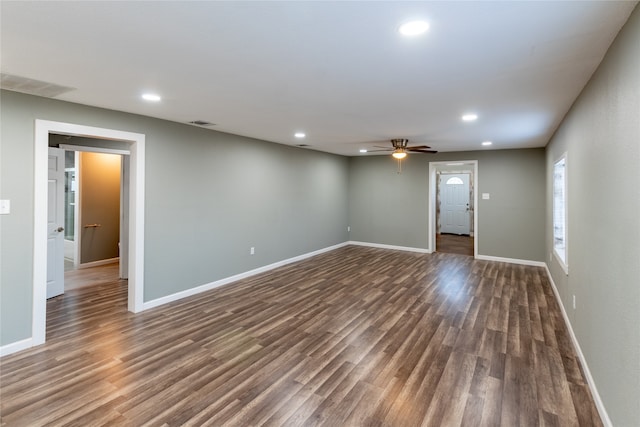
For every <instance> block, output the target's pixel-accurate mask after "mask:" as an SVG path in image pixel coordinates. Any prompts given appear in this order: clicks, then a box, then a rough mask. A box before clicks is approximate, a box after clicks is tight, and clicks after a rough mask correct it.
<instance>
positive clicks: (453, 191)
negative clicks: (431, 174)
mask: <svg viewBox="0 0 640 427" xmlns="http://www.w3.org/2000/svg"><path fill="white" fill-rule="evenodd" d="M440 200H441V204H440V232H441V233H453V234H464V235H468V234H469V233H470V231H471V218H470V209H469V174H462V173H461V174H441V175H440Z"/></svg>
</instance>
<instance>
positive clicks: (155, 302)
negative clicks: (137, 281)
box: [142, 242, 348, 310]
mask: <svg viewBox="0 0 640 427" xmlns="http://www.w3.org/2000/svg"><path fill="white" fill-rule="evenodd" d="M347 245H348V242H344V243H339V244H337V245H334V246H329V247H328V248H323V249H319V250H317V251H313V252H308V253H306V254H302V255H298V256H296V257H293V258H289V259H285V260H283V261H278V262H274V263H273V264H269V265H265V266H263V267H258V268H256V269H253V270H249V271H246V272H244V273H239V274H236V275H234V276H230V277H226V278H224V279H220V280H216V281H215V282H211V283H206V284H204V285H201V286H198V287H195V288H191V289H186V290H184V291H180V292H176V293H175V294H171V295H167V296H165V297H161V298H157V299H154V300H151V301H147V302H145V303H143V304H142V310H148V309H150V308H154V307H158V306H161V305H164V304H167V303H170V302H173V301H177V300H180V299H182V298H186V297H190V296H192V295H196V294H199V293H201V292H206V291H209V290H211V289H215V288H218V287H220V286H224V285H227V284H229V283H232V282H236V281H238V280H241V279H245V278H247V277H251V276H254V275H256V274H260V273H264V272H265V271H269V270H273V269H274V268H278V267H282V266H284V265H287V264H291V263H293V262H297V261H302V260H303V259H306V258H311V257H312V256H316V255H320V254H322V253H325V252H329V251H333V250H335V249H338V248H342V247H344V246H347Z"/></svg>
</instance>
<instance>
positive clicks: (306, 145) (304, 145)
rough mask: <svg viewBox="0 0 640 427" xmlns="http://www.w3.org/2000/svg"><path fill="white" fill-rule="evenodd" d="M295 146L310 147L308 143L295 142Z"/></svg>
mask: <svg viewBox="0 0 640 427" xmlns="http://www.w3.org/2000/svg"><path fill="white" fill-rule="evenodd" d="M296 147H310V145H309V144H296Z"/></svg>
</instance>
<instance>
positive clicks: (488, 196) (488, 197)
mask: <svg viewBox="0 0 640 427" xmlns="http://www.w3.org/2000/svg"><path fill="white" fill-rule="evenodd" d="M490 198H491V195H490V194H489V193H482V200H489V199H490Z"/></svg>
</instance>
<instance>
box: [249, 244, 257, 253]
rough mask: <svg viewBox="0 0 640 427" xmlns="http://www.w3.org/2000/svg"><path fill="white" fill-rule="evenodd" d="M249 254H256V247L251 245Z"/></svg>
mask: <svg viewBox="0 0 640 427" xmlns="http://www.w3.org/2000/svg"><path fill="white" fill-rule="evenodd" d="M249 254H250V255H255V254H256V248H254V247H253V246H251V249H249Z"/></svg>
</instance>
